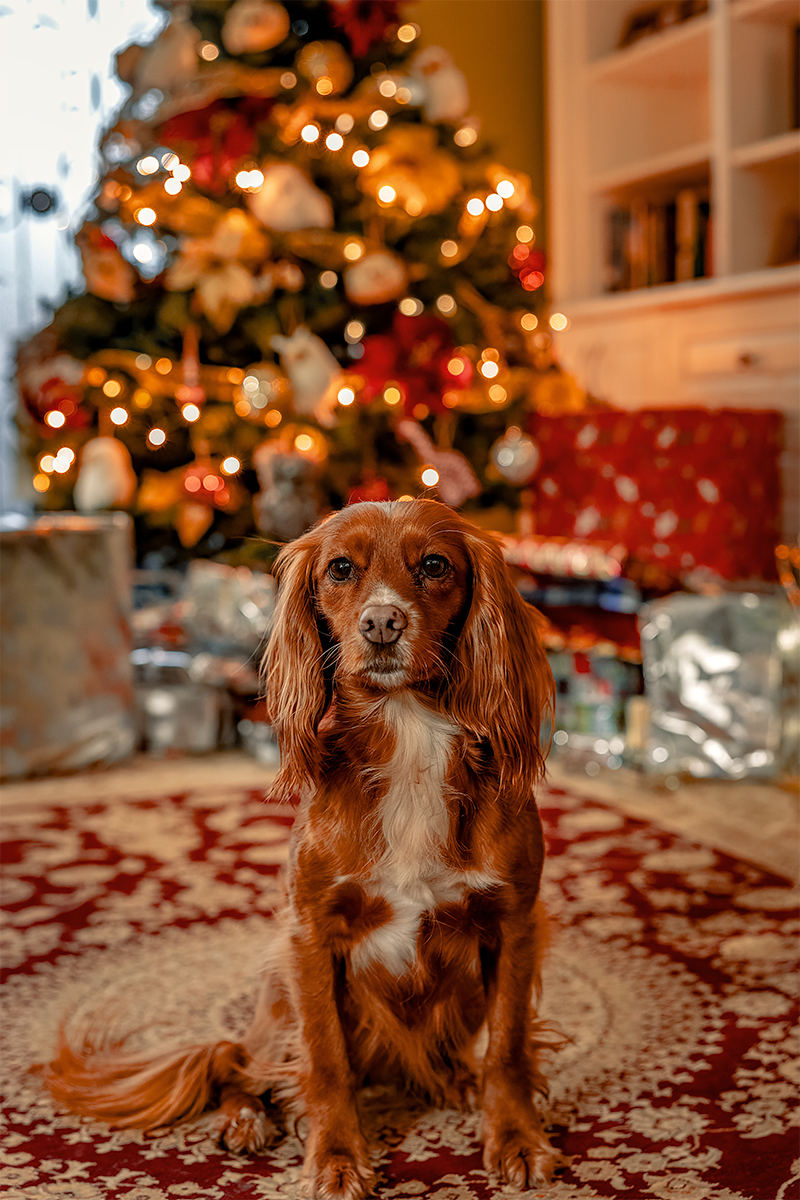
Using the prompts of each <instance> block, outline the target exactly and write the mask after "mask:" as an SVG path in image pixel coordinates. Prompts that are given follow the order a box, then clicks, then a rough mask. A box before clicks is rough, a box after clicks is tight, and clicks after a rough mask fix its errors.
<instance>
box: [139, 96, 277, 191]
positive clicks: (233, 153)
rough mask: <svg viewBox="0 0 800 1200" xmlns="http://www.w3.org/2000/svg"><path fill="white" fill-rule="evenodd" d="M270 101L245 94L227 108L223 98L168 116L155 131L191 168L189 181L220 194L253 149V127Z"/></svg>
mask: <svg viewBox="0 0 800 1200" xmlns="http://www.w3.org/2000/svg"><path fill="white" fill-rule="evenodd" d="M271 108H272V101H271V100H263V99H260V98H259V97H257V96H246V97H244V98H243V99H241V100H237V101H236V107H235V108H231V107H229V105H228V103H227V102H226V101H225V100H215V101H214V103H213V104H209V105H207V106H206V107H205V108H200V109H198V110H197V111H195V112H186V113H179V114H178V115H177V116H175V117H170V119H169V120H168V121H165V122H164V124H163V125H161V126H160V128H159V130H158V136H159V139H160V140H161V141H162V142H163V143H164V145H166V146H171V147H173V148H174V149H175V150H176V151H177V152H178V153H179V154H180V156H181V158H184V159H185V160H186V161H187V162H188V163H189V164H190V166H191V168H192V181H193V182H194V183H195V184H196V185H197V186H198V187H200V188H203V189H204V190H205V191H207V192H212V193H215V194H217V195H222V194H223V193H225V192H227V190H228V188H229V186H230V179H231V176H232V175H233V173H234V171H235V169H236V167H237V166H238V165H239V164H240V163H241V161H242V159H243V158H246V157H247V156H248V155H251V154H253V153H254V151H255V146H256V134H255V126H256V125H257V124H258V122H259V121H262V120H264V118H265V117H267V116H268V115H269V112H270V109H271Z"/></svg>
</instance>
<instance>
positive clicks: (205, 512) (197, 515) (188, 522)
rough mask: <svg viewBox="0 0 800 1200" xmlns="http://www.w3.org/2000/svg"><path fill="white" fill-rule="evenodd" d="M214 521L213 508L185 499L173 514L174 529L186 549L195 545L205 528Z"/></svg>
mask: <svg viewBox="0 0 800 1200" xmlns="http://www.w3.org/2000/svg"><path fill="white" fill-rule="evenodd" d="M213 523H214V512H213V509H211V508H209V507H208V505H207V504H194V503H193V502H192V501H191V500H188V501H185V502H184V503H183V504H181V505H180V506H179V508H178V511H177V513H176V514H175V529H176V530H177V533H178V537H179V538H180V540H181V545H182V546H185V547H186V548H187V549H188V548H189V547H190V546H196V545H197V543H198V542H199V541H200V538H201V537H202V536H203V534H204V533H205V532H206V530H207V529H208V528H209V527H210V526H211V525H213Z"/></svg>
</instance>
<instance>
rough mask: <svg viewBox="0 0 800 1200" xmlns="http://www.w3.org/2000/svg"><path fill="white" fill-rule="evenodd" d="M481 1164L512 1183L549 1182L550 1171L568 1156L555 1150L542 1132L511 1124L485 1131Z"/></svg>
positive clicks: (520, 1184)
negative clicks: (519, 1127)
mask: <svg viewBox="0 0 800 1200" xmlns="http://www.w3.org/2000/svg"><path fill="white" fill-rule="evenodd" d="M483 1165H484V1166H485V1167H486V1169H487V1171H492V1172H494V1173H496V1174H498V1175H500V1176H501V1177H502V1179H503V1180H504V1181H505V1182H506V1183H510V1184H511V1186H512V1187H515V1188H518V1189H519V1190H520V1191H524V1189H525V1188H529V1187H534V1186H540V1187H541V1186H543V1185H545V1184H548V1183H552V1181H553V1174H554V1172H555V1171H557V1170H558V1168H559V1167H564V1166H566V1165H567V1160H566V1159H565V1158H564V1157H563V1156H562V1155H561V1154H559V1153H558V1151H557V1150H554V1149H553V1147H552V1146H551V1145H550V1142H549V1141H548V1139H547V1138H546V1137H545V1135H544V1134H543V1133H539V1132H538V1131H535V1130H527V1131H523V1130H521V1129H518V1128H515V1127H514V1126H510V1127H507V1128H503V1129H497V1130H491V1131H489V1132H487V1135H486V1141H485V1145H484V1151H483Z"/></svg>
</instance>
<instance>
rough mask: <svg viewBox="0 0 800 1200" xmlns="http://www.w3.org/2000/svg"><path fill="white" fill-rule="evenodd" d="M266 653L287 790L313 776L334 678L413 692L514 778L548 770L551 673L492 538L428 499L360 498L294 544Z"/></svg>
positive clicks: (283, 567)
mask: <svg viewBox="0 0 800 1200" xmlns="http://www.w3.org/2000/svg"><path fill="white" fill-rule="evenodd" d="M276 573H277V575H278V578H279V580H280V583H281V590H280V596H279V600H278V606H277V611H276V615H275V622H274V626H273V631H272V636H271V639H270V644H269V647H268V650H267V656H266V668H267V675H268V687H269V707H270V712H271V716H272V720H273V723H274V725H275V727H276V730H277V732H278V737H279V740H280V744H281V753H282V762H283V768H282V772H281V776H282V780H283V784H284V787H285V788H286V789H287V790H292V789H296V788H297V787H299V786H301V785H302V784H303V783H305V782H307V781H309V780H310V781H314V782H315V781H316V778H317V758H318V756H317V728H318V726H319V722H320V720H321V718H322V716H323V714H324V712H325V710H326V709H327V707H328V705H329V704H330V701H331V698H332V696H333V693H334V692H335V691H336V689H337V688H340V689H343V690H351V691H352V690H355V691H359V692H363V693H367V694H373V695H374V696H375V698H376V699H377V698H379V697H380V696H381V694H385V693H391V692H397V691H399V690H401V689H405V688H411V689H415V690H417V691H419V692H424V693H425V694H426V695H427V696H429V697H433V698H435V699H436V702H437V704H438V705H439V706H440V707H441V708H442V709H443V710H444V711H445V712H447V714H448V715H449V716H450V717H451V719H452V720H453V721H454V722H456V723H457V724H458V725H460V726H461V727H462V728H463V729H464V730H465V732H467V733H468V734H471V735H472V736H474V737H476V738H478V739H479V740H480V741H482V742H486V743H488V744H489V746H490V747H491V749H492V751H493V752H494V756H495V758H496V760H497V764H498V769H499V772H500V776H501V778H502V780H503V782H504V783H505V784H508V783H510V782H511V781H512V780H516V781H517V782H519V781H521V780H522V779H526V780H527V781H528V782H530V783H532V782H533V780H534V779H535V777H536V776H537V775H538V774H539V773H540V772H541V768H542V756H541V752H540V748H539V726H540V723H541V718H542V716H543V715H544V713H545V712H546V711H547V710H548V708H549V707H550V706H551V704H552V676H551V675H550V670H549V667H548V665H547V661H546V658H545V655H544V652H543V650H542V648H541V645H540V643H539V640H538V637H537V627H536V617H535V614H534V613H533V612H532V610H531V609H530V608H529V607H528V606H527V605H526V604H525V603H524V601H523V600H522V599H521V597H520V596H519V594H518V593H517V591H516V589H515V588H514V586H513V584H512V583H511V580H510V579H509V577H508V574H507V572H506V568H505V564H504V562H503V558H502V554H501V552H500V549H499V548H498V546H497V544H496V542H495V541H494V539H493V538H492V537H491V536H489V535H488V534H486V533H484V532H483V531H481V530H479V529H477V528H476V527H475V526H473V525H471V524H470V523H469V522H468V521H466V520H464V518H463V517H461V516H459V515H458V514H457V513H455V512H453V511H452V509H449V508H447V507H446V506H445V505H443V504H439V503H437V502H435V501H431V500H415V501H396V502H390V503H365V504H355V505H352V506H351V507H350V508H346V509H343V510H342V511H341V512H339V513H336V514H334V515H333V516H332V517H329V518H328V519H326V520H325V521H323V522H322V523H321V524H319V525H317V526H316V527H315V528H314V529H312V530H310V531H309V532H308V533H306V534H304V535H303V536H302V537H301V538H298V539H297V541H295V542H292V543H291V544H290V545H288V546H286V547H285V549H284V550H283V551H282V552H281V554H280V556H279V558H278V561H277V563H276Z"/></svg>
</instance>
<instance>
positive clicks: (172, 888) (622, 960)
mask: <svg viewBox="0 0 800 1200" xmlns="http://www.w3.org/2000/svg"><path fill="white" fill-rule="evenodd" d="M540 800H541V808H542V812H543V818H544V821H545V826H546V830H547V834H548V842H549V847H550V855H549V859H548V863H547V872H546V882H545V895H546V899H547V902H548V906H549V909H550V912H551V914H552V917H553V919H554V920H553V925H554V928H553V938H552V948H551V951H550V954H549V961H548V964H547V970H546V979H545V997H546V1005H545V1008H546V1012H547V1014H548V1015H550V1016H551V1017H554V1018H555V1019H557V1020H558V1022H559V1023H560V1024H561V1026H562V1028H563V1029H564V1030H565V1031H566V1032H567V1033H568V1034H569V1035H570V1037H571V1039H572V1041H571V1042H570V1043H569V1044H568V1045H567V1046H566V1048H565V1049H563V1050H562V1051H561V1052H560V1053H559V1054H558V1055H557V1056H556V1058H555V1060H554V1061H553V1062H552V1064H551V1066H550V1068H549V1072H548V1073H549V1077H550V1080H551V1085H552V1098H551V1122H552V1127H553V1130H554V1139H555V1141H556V1143H557V1144H558V1145H559V1146H560V1147H561V1148H562V1149H563V1151H564V1152H565V1153H566V1154H568V1155H571V1156H573V1157H572V1163H571V1167H570V1168H569V1169H568V1170H567V1171H565V1172H564V1173H563V1174H561V1175H560V1176H559V1178H558V1180H557V1181H556V1183H555V1184H554V1185H553V1186H552V1187H551V1188H549V1189H540V1188H535V1189H532V1190H531V1191H529V1192H527V1193H525V1195H526V1196H529V1197H538V1196H542V1197H545V1196H546V1197H548V1198H549V1200H599V1198H605V1197H611V1196H628V1197H630V1198H631V1200H640V1198H641V1200H644V1198H645V1197H657V1198H658V1200H795V1198H796V1197H797V1196H798V1195H799V1194H800V1163H798V1161H797V1158H796V1146H797V1131H796V1128H793V1126H796V1125H797V1123H798V1113H800V1109H798V1107H797V1105H796V1101H795V1099H794V1097H795V1090H796V1089H795V1086H794V1085H795V1084H796V1083H797V1081H798V1074H799V1072H798V1062H799V1061H800V1060H799V1059H798V1049H799V1047H798V1041H797V1031H796V1027H795V1029H794V1032H793V1026H792V1017H793V1015H794V1016H796V975H794V974H793V967H795V966H796V962H794V961H793V960H795V959H796V954H797V946H798V943H797V930H798V922H797V921H796V920H795V919H793V913H792V906H793V905H796V903H797V900H798V892H797V889H792V887H791V886H790V885H788V884H787V883H786V882H785V881H784V880H782V879H780V878H778V877H776V876H772V875H769V874H768V873H766V872H764V871H762V870H760V869H758V868H757V867H754V866H750V865H747V864H745V863H742V862H737V861H734V860H733V859H731V858H729V857H726V856H725V855H723V854H720V853H717V852H715V851H714V850H712V849H709V848H707V847H705V846H698V845H693V844H691V843H689V842H687V841H685V840H684V839H682V838H681V837H679V836H677V835H676V834H673V833H668V832H664V831H663V830H660V829H658V828H655V827H653V826H652V825H648V824H647V823H645V822H642V821H639V820H634V819H631V818H630V817H626V816H625V815H623V814H622V813H621V812H619V811H617V810H615V809H614V808H613V807H612V806H611V805H609V804H604V803H599V802H596V801H594V800H592V799H587V798H582V797H578V796H576V795H571V794H570V793H569V792H567V791H565V790H563V789H559V788H550V789H549V790H547V789H545V790H544V791H543V794H542V796H541V798H540ZM290 827H291V814H287V813H286V811H285V810H283V809H277V808H276V807H274V806H270V805H269V804H266V805H265V804H264V801H263V793H261V792H259V791H254V790H252V789H248V788H242V787H236V786H233V787H232V788H231V789H230V790H229V791H227V792H225V793H224V794H219V793H217V794H213V793H210V792H209V791H208V789H206V790H202V789H196V790H194V791H190V792H188V793H183V794H177V795H169V796H164V797H163V798H161V799H159V800H157V801H156V800H153V799H136V798H131V797H125V796H120V797H116V798H114V799H113V800H108V801H104V802H97V803H95V802H91V803H86V804H79V803H78V804H72V805H69V806H64V807H57V806H56V805H54V804H50V803H44V802H42V801H40V802H38V803H36V802H34V803H33V804H32V805H31V807H30V808H27V809H24V808H22V807H21V806H15V807H14V810H13V811H12V813H11V814H10V815H9V816H8V817H7V819H6V838H7V842H6V848H5V855H4V859H5V888H4V896H3V901H4V905H5V918H6V923H5V931H4V934H3V950H4V955H3V962H4V965H5V975H6V982H5V1000H4V1017H3V1023H2V1064H3V1075H4V1093H5V1095H4V1111H5V1123H4V1126H3V1129H2V1138H1V1139H0V1146H2V1151H0V1194H2V1195H3V1196H5V1197H8V1198H11V1200H23V1198H24V1200H96V1198H99V1197H107V1196H111V1197H124V1198H125V1200H171V1198H173V1197H198V1198H201V1197H211V1198H214V1200H216V1198H223V1197H225V1198H228V1197H232V1198H238V1197H243V1198H244V1197H247V1198H254V1200H262V1198H263V1200H273V1198H276V1200H277V1198H278V1197H280V1198H284V1197H286V1198H290V1200H291V1198H293V1197H299V1196H300V1187H299V1171H300V1161H301V1147H300V1145H299V1143H298V1142H297V1141H296V1140H295V1139H294V1138H291V1137H289V1138H287V1139H286V1140H285V1141H284V1142H283V1143H281V1144H280V1145H279V1146H278V1147H277V1148H276V1149H274V1150H271V1151H269V1152H268V1153H266V1154H264V1155H263V1156H257V1157H250V1158H238V1157H236V1156H233V1155H231V1154H230V1153H228V1152H226V1151H223V1150H221V1149H220V1148H219V1147H218V1145H217V1143H216V1140H215V1137H214V1124H213V1115H209V1116H207V1117H204V1118H203V1119H201V1120H200V1121H198V1122H195V1123H193V1124H191V1125H186V1126H183V1127H181V1128H179V1129H177V1130H175V1131H172V1132H170V1133H166V1134H163V1135H160V1136H153V1135H145V1134H142V1133H139V1132H137V1131H113V1130H109V1129H108V1128H107V1127H105V1126H101V1125H96V1124H93V1123H91V1122H84V1121H81V1120H79V1119H77V1118H74V1117H71V1116H69V1115H64V1114H61V1113H57V1112H54V1111H53V1108H52V1106H51V1104H50V1103H49V1101H48V1099H47V1097H46V1096H45V1095H43V1093H42V1090H41V1087H40V1085H39V1083H38V1081H37V1078H36V1076H35V1075H31V1074H29V1073H28V1068H29V1066H30V1064H31V1063H32V1062H35V1061H37V1060H38V1061H41V1060H43V1059H45V1058H47V1057H48V1056H49V1054H50V1052H51V1050H52V1047H53V1045H54V1040H55V1033H56V1028H57V1026H58V1023H59V1020H60V1019H61V1018H62V1017H63V1016H65V1015H66V1014H69V1013H72V1012H74V1011H76V1010H77V1009H79V1008H81V1007H85V1006H88V1007H89V1009H90V1010H91V1009H92V1008H93V1007H95V1006H97V1005H100V1004H102V1005H107V1004H108V1003H109V1002H111V1003H112V1005H113V1008H114V1010H115V1011H116V1012H117V1013H118V1014H119V1020H120V1024H121V1025H122V1026H124V1028H125V1029H130V1030H136V1031H138V1032H137V1033H136V1037H135V1039H134V1042H133V1044H143V1043H144V1044H160V1045H163V1044H164V1043H165V1042H167V1043H170V1044H172V1043H176V1042H185V1041H192V1042H194V1041H200V1040H206V1039H216V1038H219V1037H221V1036H222V1037H231V1038H236V1037H237V1036H238V1035H239V1034H240V1033H241V1032H242V1031H243V1029H244V1028H245V1026H246V1024H247V1022H248V1017H249V1013H250V1011H251V1009H252V1005H253V999H254V994H255V987H256V981H257V974H258V965H259V959H260V957H261V954H262V950H263V947H264V945H265V943H266V942H267V940H268V939H269V937H270V918H269V914H270V909H271V908H272V906H273V905H274V903H275V900H276V897H277V894H278V887H279V885H278V882H277V878H276V876H277V872H278V870H279V867H280V865H281V863H282V862H283V861H284V859H285V856H286V848H287V839H288V835H289V830H290ZM364 1107H365V1113H366V1121H367V1124H368V1126H369V1131H370V1136H371V1138H372V1140H373V1143H374V1144H375V1158H376V1165H377V1169H378V1171H379V1178H380V1184H379V1190H378V1194H379V1196H380V1197H386V1198H388V1197H391V1198H393V1200H404V1198H406V1197H416V1196H428V1197H431V1198H433V1200H486V1198H488V1197H492V1196H497V1195H501V1194H510V1193H509V1190H508V1189H503V1188H500V1187H499V1185H498V1184H497V1183H496V1182H495V1181H493V1180H491V1179H489V1178H487V1176H486V1173H485V1171H484V1170H483V1168H482V1166H481V1156H480V1149H479V1146H478V1143H477V1140H476V1133H477V1118H476V1116H475V1115H473V1114H467V1115H465V1114H463V1113H457V1112H451V1111H446V1112H430V1111H423V1110H408V1109H404V1108H402V1107H401V1106H399V1105H398V1103H397V1101H396V1100H395V1099H394V1098H393V1097H391V1096H390V1095H387V1094H386V1093H381V1092H378V1091H374V1092H372V1093H370V1094H368V1095H366V1096H365V1099H364Z"/></svg>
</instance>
